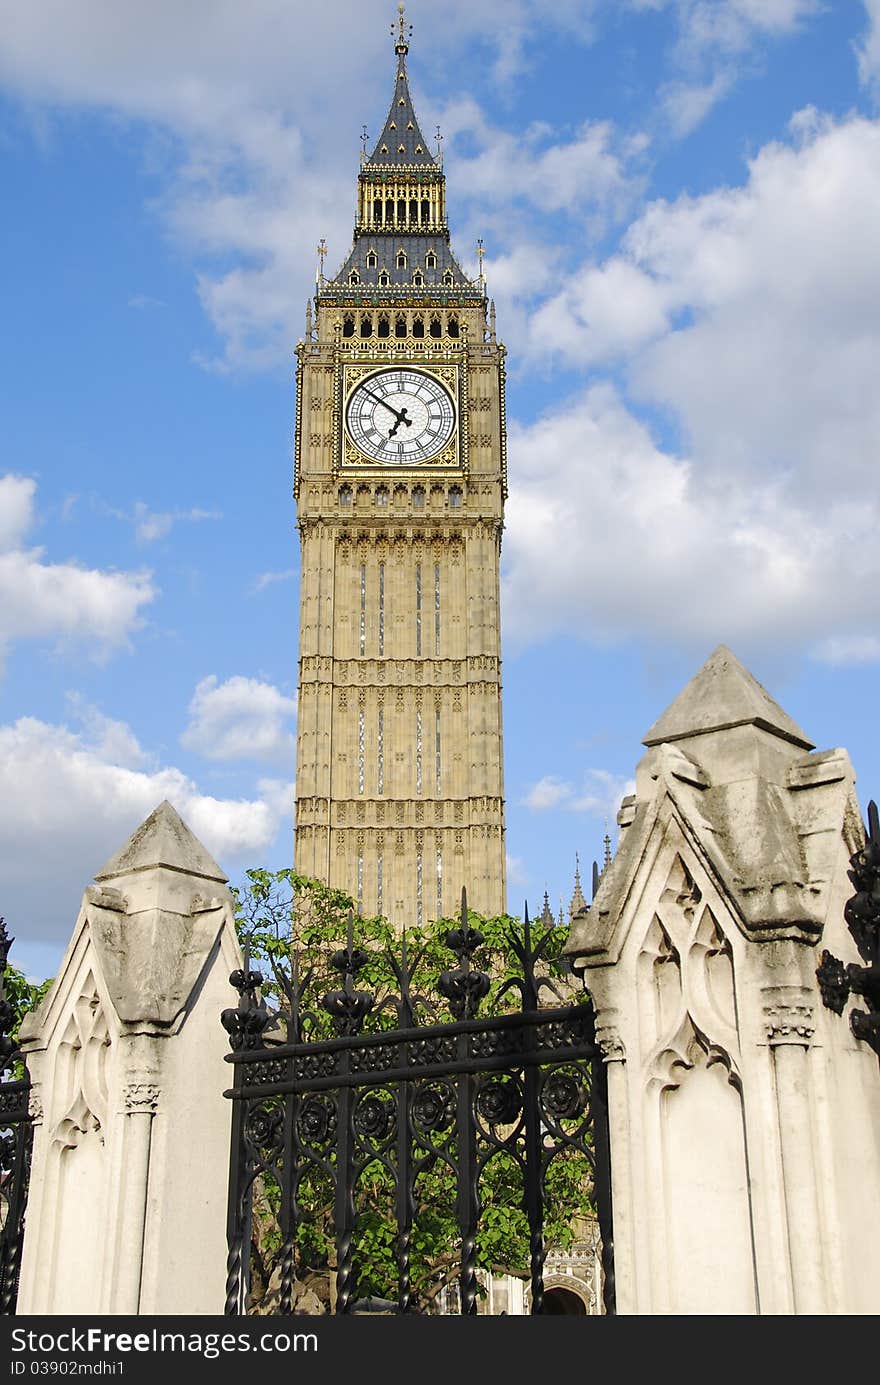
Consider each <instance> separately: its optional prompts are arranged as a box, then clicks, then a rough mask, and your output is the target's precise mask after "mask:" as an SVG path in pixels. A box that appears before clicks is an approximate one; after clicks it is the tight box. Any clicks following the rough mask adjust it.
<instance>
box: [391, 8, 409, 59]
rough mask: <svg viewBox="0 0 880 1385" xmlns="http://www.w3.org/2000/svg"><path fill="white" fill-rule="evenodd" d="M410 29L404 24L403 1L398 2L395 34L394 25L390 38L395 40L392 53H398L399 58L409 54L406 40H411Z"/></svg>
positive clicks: (404, 9)
mask: <svg viewBox="0 0 880 1385" xmlns="http://www.w3.org/2000/svg"><path fill="white" fill-rule="evenodd" d="M412 29H413V26H412V25H411V24H407V22H406V6H405V5H404V3H403V0H400V4H399V5H398V6H397V32H396V33H395V31H394V25H393V24H392V25H391V37H392V38H396V39H397V42H396V43H395V45H394V51H395V53H399V54H400V56H401V57H405V56H406V54H407V53H408V52H409V43H408V41H407V40H408V39H411V38H412Z"/></svg>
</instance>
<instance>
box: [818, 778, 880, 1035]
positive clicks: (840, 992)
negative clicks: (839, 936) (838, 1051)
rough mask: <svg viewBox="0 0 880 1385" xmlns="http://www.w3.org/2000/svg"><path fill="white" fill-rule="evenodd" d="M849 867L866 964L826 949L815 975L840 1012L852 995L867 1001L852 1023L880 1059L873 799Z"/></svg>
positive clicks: (879, 850) (878, 883) (849, 915)
mask: <svg viewBox="0 0 880 1385" xmlns="http://www.w3.org/2000/svg"><path fill="white" fill-rule="evenodd" d="M850 866H851V869H850V871H849V872H848V874H849V878H850V880H851V881H852V883H853V887H854V893H853V895H852V896H851V898H850V899H848V900H847V902H846V906H845V909H844V917H845V918H846V921H847V924H848V925H849V931H850V933H851V934H852V937H853V941H854V942H855V945H856V947H857V948H858V951H859V956H860V957H861V959H862V963H863V965H859V963H857V962H850V963H849V964H848V965H844V963H843V962H841V961H840V959H839V958H837V957H833V956H832V955H831V953H830V952H827V951H825V952H823V953H822V957H821V961H820V964H819V968H818V970H817V972H816V976H817V978H818V981H819V989H820V991H821V993H822V1000H823V1001H824V1003H825V1005H826V1006H827V1007H828V1009H829V1010H834V1012H835V1013H836V1014H838V1015H842V1014H843V1011H844V1007H845V1005H846V1003H847V1001H848V999H849V997H850V995H851V994H852V995H857V996H859V997H860V999H861V1000H862V1001H863V1002H864V1004H865V1006H866V1007H867V1008H866V1009H864V1010H853V1011H852V1012H851V1014H850V1027H851V1029H852V1032H853V1034H854V1035H855V1037H856V1038H857V1039H862V1040H864V1042H865V1043H866V1044H868V1045H869V1046H870V1047H871V1048H872V1049H873V1050H874V1052H875V1053H876V1054H877V1056H878V1057H880V816H878V813H877V804H876V803H875V802H874V801H873V800H872V801H871V802H870V803H869V804H868V830H867V833H866V834H865V845H864V846H863V847H862V848H861V850H859V851H856V852H855V853H854V854H853V855H852V856H851V857H850Z"/></svg>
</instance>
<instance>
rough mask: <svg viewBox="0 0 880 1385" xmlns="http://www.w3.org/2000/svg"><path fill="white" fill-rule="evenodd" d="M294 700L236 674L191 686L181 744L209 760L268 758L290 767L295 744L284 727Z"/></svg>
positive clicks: (255, 680) (204, 680)
mask: <svg viewBox="0 0 880 1385" xmlns="http://www.w3.org/2000/svg"><path fill="white" fill-rule="evenodd" d="M295 715H296V698H295V697H285V696H284V694H283V693H281V692H280V691H279V690H278V688H275V687H273V686H272V685H271V684H270V683H260V682H259V681H258V680H257V679H255V678H243V677H241V676H240V675H236V676H235V677H233V678H227V679H226V681H225V682H224V683H218V681H217V678H216V677H215V676H214V675H213V674H212V675H210V676H209V677H208V678H203V679H202V681H201V682H200V683H199V684H198V685H197V687H196V690H195V692H194V693H193V696H192V701H191V702H190V704H189V716H190V720H189V725H188V726H187V728H186V730H185V731H184V733H183V735H182V736H181V738H180V739H181V743H182V744H183V745H184V746H186V748H187V749H188V750H194V751H196V752H197V753H198V754H199V755H204V756H205V758H206V759H209V760H269V761H275V762H279V763H283V764H287V765H291V764H292V761H293V755H294V751H295V746H296V742H295V739H294V736H293V734H292V732H291V731H290V729H289V725H288V723H289V722H290V720H291V718H293V717H294V716H295Z"/></svg>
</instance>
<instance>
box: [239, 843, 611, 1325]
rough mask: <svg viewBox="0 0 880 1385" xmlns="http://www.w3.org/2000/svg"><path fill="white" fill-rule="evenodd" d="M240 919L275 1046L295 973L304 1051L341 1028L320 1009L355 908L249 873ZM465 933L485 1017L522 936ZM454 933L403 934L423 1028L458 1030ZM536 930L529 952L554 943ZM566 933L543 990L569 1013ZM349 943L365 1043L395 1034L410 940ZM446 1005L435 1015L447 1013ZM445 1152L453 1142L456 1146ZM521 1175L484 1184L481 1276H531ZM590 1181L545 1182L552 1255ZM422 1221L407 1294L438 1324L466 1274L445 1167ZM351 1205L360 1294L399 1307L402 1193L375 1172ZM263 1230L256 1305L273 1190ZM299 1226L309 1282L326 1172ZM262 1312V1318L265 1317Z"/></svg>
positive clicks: (548, 961) (569, 1175)
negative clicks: (367, 1000) (552, 992)
mask: <svg viewBox="0 0 880 1385" xmlns="http://www.w3.org/2000/svg"><path fill="white" fill-rule="evenodd" d="M235 893H236V901H237V919H238V928H239V935H240V938H241V941H242V944H243V945H245V944H246V946H247V949H248V953H249V957H250V965H251V966H252V967H256V968H257V969H258V970H260V971H261V973H262V974H263V976H264V978H265V984H264V986H263V994H264V996H265V997H266V999H267V1002H268V1003H269V1004H270V1007H271V1006H273V1005H274V1006H277V1009H278V1012H279V1021H278V1022H277V1023H276V1025H275V1028H274V1032H271V1031H270V1037H272V1038H274V1039H275V1040H276V1041H277V1040H280V1041H282V1042H283V1041H284V1038H285V1029H284V1020H285V1017H286V1016H287V1015H288V1013H289V1007H290V1000H289V986H287V985H286V984H285V982H286V978H288V977H289V976H290V974H291V971H292V970H293V971H294V973H295V975H296V976H297V977H298V979H299V980H300V982H304V983H305V985H306V990H305V995H304V996H303V1000H302V1018H301V1028H302V1031H303V1034H304V1036H305V1038H306V1039H311V1038H316V1039H317V1038H322V1037H326V1036H328V1035H330V1034H331V1033H332V1032H333V1031H332V1022H331V1019H330V1016H329V1015H328V1014H327V1013H326V1011H325V1010H324V1009H323V1008H322V1006H321V999H322V997H323V996H324V995H326V994H327V993H328V992H330V991H332V990H335V989H337V988H338V987H339V985H340V979H341V978H340V975H339V972H338V971H336V970H334V969H333V967H332V965H331V957H332V954H333V952H334V951H336V950H337V949H338V948H339V947H340V946H342V945H344V943H345V940H346V934H347V928H348V924H349V918H350V917H351V916H352V915H353V910H354V905H353V901H352V899H351V897H350V896H349V895H347V894H346V893H345V892H344V891H342V890H336V889H331V888H329V887H328V886H326V885H323V884H321V883H320V882H318V881H315V880H312V879H310V878H309V877H307V876H303V875H300V874H298V873H297V872H295V871H292V870H284V871H275V872H272V871H265V870H251V871H248V872H247V884H246V885H245V886H244V887H243V888H241V889H239V890H237V891H236V892H235ZM469 922H470V923H471V925H472V926H474V927H477V928H479V930H480V932H481V933H482V934H483V936H484V939H485V942H484V945H483V946H482V947H481V948H480V950H479V952H478V953H477V954H476V955H475V957H474V959H473V960H474V965H476V966H477V967H480V968H481V969H483V970H485V971H487V972H488V973H489V974H490V976H492V978H493V992H494V995H493V993H492V992H490V996H489V997H488V999H487V1002H485V1003H484V1011H485V1009H486V1008H488V1005H490V1004H492V1002H493V999H494V998H495V997H497V996H498V995H499V993H500V992H503V991H504V988H505V983H506V982H508V981H510V980H511V978H513V977H515V976H517V975H519V974H520V972H519V966H518V963H517V962H516V959H515V957H514V956H513V955H512V952H511V947H510V940H509V935H510V932H511V929H519V930H520V931H521V927H522V926H521V924H519V922H518V921H517V920H514V919H512V918H510V917H509V916H502V917H499V918H484V917H482V916H480V915H477V914H475V913H473V912H472V913H470V915H469ZM459 923H460V920H458V919H441V920H438V921H437V922H436V923H435V922H432V923H429V924H427V925H426V926H424V927H423V928H413V929H411V930H407V932H406V935H405V947H406V957H407V963H408V967H409V970H410V974H411V990H412V993H413V996H414V998H415V997H418V996H423V997H430V999H431V1001H432V1003H433V1004H434V1006H435V1009H434V1012H433V1013H430V1014H429V1013H428V1012H427V1011H425V1012H424V1013H422V1012H421V1010H420V1009H419V1005H418V1001H416V1002H415V1006H416V1010H417V1021H418V1022H420V1023H434V1022H442V1021H444V1020H449V1019H451V1018H452V1015H451V1014H450V1012H449V1011H448V1009H445V1010H444V1009H443V1008H441V1007H442V1005H443V1003H444V1002H443V1001H442V997H441V996H440V993H439V991H438V988H437V982H438V978H439V976H440V973H441V972H443V971H444V970H447V969H448V968H450V967H451V966H454V965H455V962H454V959H453V957H452V954H451V952H450V950H449V948H448V947H447V946H446V945H445V940H446V935H447V933H448V932H449V930H450V929H452V928H455V927H457V926H458V924H459ZM547 932H551V930H545V929H544V928H542V927H541V926H540V925H538V926H537V927H536V926H535V925H533V932H532V938H533V945H537V944H538V943H540V941H541V939H542V938H543V937H544V936H545V933H547ZM566 936H567V934H566V930H565V929H564V928H558V927H554V928H553V929H552V936H549V937H548V938H547V940H546V943H545V952H544V967H545V970H546V971H547V973H548V979H550V980H552V981H553V982H554V984H555V986H556V987H557V988H558V992H559V998H558V999H553V998H552V997H551V998H550V1003H552V1004H559V1003H572V1002H573V1001H574V1000H575V999H576V997H575V996H574V995H573V994H572V993H571V983H570V982H567V981H566V980H565V977H564V974H563V971H562V968H561V967H560V966H559V958H560V954H561V950H562V947H563V945H564V943H565V939H566ZM354 942H355V945H356V946H357V947H359V948H362V949H363V950H364V952H365V953H366V958H367V960H366V962H365V963H364V965H363V967H362V969H361V970H360V971H358V973H357V977H356V983H355V984H356V987H357V989H358V990H359V991H367V992H369V993H370V994H372V995H373V996H374V997H375V1001H374V1004H373V1009H372V1013H371V1015H370V1018H369V1028H370V1029H373V1030H375V1029H381V1028H385V1029H393V1028H396V1027H398V1026H399V1024H400V1023H401V1017H400V1015H399V1013H398V1011H397V1009H396V1008H395V1005H394V1004H393V1000H392V998H393V997H394V996H395V995H397V994H398V993H399V989H400V987H399V976H398V975H397V974H396V972H395V968H394V965H393V964H392V963H390V962H389V952H390V953H391V954H392V955H396V956H397V957H398V959H399V958H400V956H401V937H400V936H399V935H398V934H397V933H396V931H395V930H394V929H393V928H392V927H391V926H390V925H389V924H388V922H387V921H386V920H385V919H383V918H369V919H361V918H356V919H355V920H354ZM438 1002H439V1004H438ZM505 1004H506V1005H509V1007H510V1008H511V1009H516V1008H518V1005H519V994H518V992H517V990H516V988H515V987H508V988H507V990H506V994H505V995H504V996H503V999H502V1006H503V1005H505ZM450 1138H452V1136H451V1135H450ZM519 1178H520V1172H519V1169H518V1168H517V1166H516V1163H515V1161H514V1160H513V1158H512V1157H511V1156H510V1155H507V1154H504V1153H503V1152H501V1153H497V1154H495V1155H494V1156H493V1157H492V1158H491V1159H489V1161H488V1163H487V1165H486V1167H485V1169H484V1172H483V1175H482V1178H481V1183H480V1195H481V1200H482V1213H481V1220H480V1232H479V1241H478V1265H479V1267H480V1268H481V1269H483V1270H487V1271H489V1270H491V1271H496V1272H502V1273H513V1274H518V1275H523V1276H525V1274H526V1272H527V1267H528V1264H529V1254H528V1244H529V1241H528V1226H527V1222H526V1218H525V1214H524V1212H523V1210H522V1206H521V1201H522V1189H521V1186H520V1182H519ZM591 1186H592V1185H591V1175H590V1169H589V1165H588V1161H587V1160H586V1158H585V1157H584V1156H583V1155H582V1154H579V1153H577V1152H576V1151H574V1150H572V1151H566V1152H564V1153H562V1154H560V1155H558V1156H557V1157H556V1158H554V1160H553V1161H552V1163H551V1164H550V1167H549V1170H548V1174H547V1179H546V1213H545V1241H546V1243H547V1244H548V1245H552V1246H553V1247H554V1248H557V1249H559V1250H562V1251H565V1250H567V1249H568V1248H569V1247H570V1246H571V1244H572V1241H573V1240H575V1239H577V1236H578V1228H579V1225H580V1226H582V1225H583V1221H584V1220H585V1219H591V1218H592V1215H593V1209H592V1206H591V1202H590V1195H591ZM416 1197H417V1208H418V1210H417V1217H416V1223H415V1226H414V1229H413V1239H412V1260H411V1274H412V1290H413V1303H414V1307H415V1308H416V1310H417V1311H422V1312H431V1311H435V1304H436V1300H437V1296H438V1294H439V1293H440V1291H441V1289H442V1288H443V1287H444V1286H445V1285H447V1284H449V1283H451V1282H453V1281H454V1280H455V1279H456V1276H457V1273H458V1255H459V1249H458V1228H457V1226H456V1223H455V1216H454V1209H455V1182H454V1177H453V1175H452V1173H451V1171H450V1169H449V1168H448V1166H446V1165H445V1164H444V1163H443V1161H442V1160H437V1161H435V1162H434V1163H433V1164H428V1165H426V1167H425V1168H424V1169H423V1170H422V1172H421V1173H420V1174H419V1176H418V1179H417V1183H416ZM356 1202H357V1207H358V1225H357V1235H356V1263H355V1268H356V1276H357V1294H358V1295H359V1296H362V1297H366V1296H376V1297H383V1298H389V1299H394V1298H395V1297H396V1287H395V1286H396V1264H395V1249H396V1224H395V1219H394V1185H393V1178H392V1175H391V1173H390V1172H389V1170H388V1169H387V1168H386V1167H385V1166H384V1165H383V1164H382V1163H381V1162H379V1161H376V1162H374V1163H372V1164H370V1165H369V1166H368V1167H367V1168H365V1169H364V1170H363V1172H362V1174H361V1178H360V1181H359V1185H358V1189H357V1194H356ZM257 1205H258V1206H259V1207H260V1209H261V1212H260V1224H259V1225H258V1226H257V1227H256V1228H255V1230H256V1232H257V1235H256V1237H255V1241H256V1245H255V1257H256V1260H255V1265H254V1269H253V1285H254V1289H255V1290H256V1293H255V1294H254V1295H252V1297H254V1298H257V1299H258V1298H259V1297H260V1286H262V1289H263V1290H264V1291H265V1290H267V1289H268V1286H269V1285H270V1283H271V1280H272V1272H273V1267H274V1260H275V1257H276V1255H277V1251H278V1250H279V1248H280V1246H279V1237H278V1233H277V1228H276V1227H275V1225H274V1221H273V1218H272V1217H271V1216H270V1215H268V1214H269V1213H271V1212H274V1211H277V1205H278V1190H277V1188H269V1187H265V1186H264V1188H263V1189H262V1191H261V1193H260V1195H259V1196H258V1198H257ZM300 1210H301V1214H302V1222H301V1225H300V1226H299V1230H298V1252H299V1258H300V1267H299V1273H300V1276H301V1277H305V1278H310V1277H311V1278H312V1282H314V1277H315V1276H316V1275H319V1274H320V1273H321V1272H322V1271H323V1272H324V1273H325V1276H326V1271H327V1270H328V1269H332V1268H333V1265H334V1254H335V1249H334V1239H333V1222H332V1210H333V1198H332V1188H331V1185H330V1179H329V1178H328V1177H327V1176H326V1175H323V1174H321V1173H320V1171H318V1170H317V1169H316V1170H315V1172H314V1173H313V1174H311V1175H310V1176H309V1178H307V1179H306V1181H305V1183H304V1185H303V1186H302V1188H301V1190H300ZM256 1311H260V1310H259V1308H257V1310H256Z"/></svg>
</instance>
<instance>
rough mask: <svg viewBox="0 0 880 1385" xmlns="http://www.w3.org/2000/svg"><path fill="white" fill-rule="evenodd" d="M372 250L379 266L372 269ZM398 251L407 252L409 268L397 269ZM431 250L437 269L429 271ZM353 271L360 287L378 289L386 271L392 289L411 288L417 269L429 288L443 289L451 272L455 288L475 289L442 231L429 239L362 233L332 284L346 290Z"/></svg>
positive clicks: (414, 236) (418, 236)
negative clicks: (435, 258)
mask: <svg viewBox="0 0 880 1385" xmlns="http://www.w3.org/2000/svg"><path fill="white" fill-rule="evenodd" d="M371 250H374V251H375V252H376V264H375V266H374V267H373V268H369V267H368V265H367V255H368V254H369V253H370V251H371ZM399 250H403V251H405V253H406V267H405V268H403V269H398V268H397V253H398V251H399ZM431 250H433V252H434V254H435V255H436V257H437V265H436V268H435V269H428V268H427V267H426V264H425V257H426V256H427V254H428V252H429V251H431ZM353 269H356V270H357V272H358V274H359V275H360V281H361V284H363V285H367V286H369V287H372V288H375V287H377V286H378V284H379V275H380V274H381V273H382V271H383V270H385V271H386V272H387V274H388V279H389V287H391V288H411V287H412V276H413V270H415V269H420V270H421V272H422V276H423V278H424V283H425V287H426V288H442V287H443V275H444V274H445V273H446V271H447V270H450V269H451V270H452V274H453V282H454V287H455V288H468V289H474V288H476V285H475V284H474V283H473V281H472V280H471V279H469V278H468V277H467V275H466V274H465V272H464V270H463V269H462V268H461V265H460V264H459V263H458V261H457V260H456V258H455V256H454V255H453V253H452V247H451V246H450V244H449V241H448V240H447V239H446V237H445V236H444V235H442V234H441V233H439V232H438V233H437V235H433V236H426V235H424V233H423V234H421V235H418V234H416V235H407V234H406V233H405V232H400V231H376V232H373V233H371V232H369V231H362V232H361V233H360V234H359V235H358V236H357V238H356V240H355V243H354V245H353V246H352V247H351V251H350V253H349V256H348V259H347V260H346V261H345V263H344V264H343V266H342V268H341V269H340V270H339V272H338V274H336V275H335V276H334V277H333V279H332V280H330V281H329V282H330V283H332V284H335V285H337V286H338V287H341V288H347V287H348V276H349V275H350V274H351V271H352V270H353Z"/></svg>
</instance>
